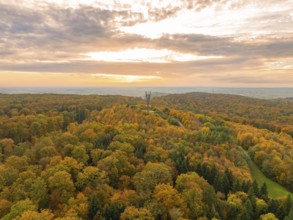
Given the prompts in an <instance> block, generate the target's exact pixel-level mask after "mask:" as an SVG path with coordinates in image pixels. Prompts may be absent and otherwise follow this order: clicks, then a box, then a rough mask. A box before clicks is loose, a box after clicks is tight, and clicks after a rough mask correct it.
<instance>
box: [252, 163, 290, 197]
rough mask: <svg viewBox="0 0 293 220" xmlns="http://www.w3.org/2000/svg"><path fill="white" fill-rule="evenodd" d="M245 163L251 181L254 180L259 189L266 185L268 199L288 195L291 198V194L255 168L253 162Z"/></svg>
mask: <svg viewBox="0 0 293 220" xmlns="http://www.w3.org/2000/svg"><path fill="white" fill-rule="evenodd" d="M247 162H248V165H249V168H250V172H251V175H252V177H253V179H255V180H256V182H257V183H258V185H259V186H260V187H261V186H262V184H263V183H266V184H267V187H268V192H269V196H270V197H272V198H278V197H281V196H287V195H288V194H290V195H291V197H293V193H291V192H289V191H288V190H287V189H286V188H284V187H283V186H281V185H280V184H278V183H276V182H274V181H272V180H271V179H269V178H267V177H266V176H265V175H264V174H263V173H262V172H261V171H260V169H259V168H258V166H256V164H255V163H254V162H253V161H251V160H248V161H247Z"/></svg>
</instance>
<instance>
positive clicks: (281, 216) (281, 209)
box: [276, 206, 286, 219]
mask: <svg viewBox="0 0 293 220" xmlns="http://www.w3.org/2000/svg"><path fill="white" fill-rule="evenodd" d="M276 216H277V218H278V219H284V218H285V216H286V211H285V209H284V207H283V206H279V208H278V210H277V213H276Z"/></svg>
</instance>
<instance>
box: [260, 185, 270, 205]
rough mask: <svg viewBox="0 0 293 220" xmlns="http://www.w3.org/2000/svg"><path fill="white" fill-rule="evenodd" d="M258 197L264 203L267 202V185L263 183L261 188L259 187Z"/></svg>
mask: <svg viewBox="0 0 293 220" xmlns="http://www.w3.org/2000/svg"><path fill="white" fill-rule="evenodd" d="M260 197H261V198H262V199H264V200H265V201H267V200H268V198H269V196H268V187H267V184H266V183H264V184H263V185H262V186H261V189H260Z"/></svg>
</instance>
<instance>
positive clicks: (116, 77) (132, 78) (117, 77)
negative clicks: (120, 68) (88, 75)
mask: <svg viewBox="0 0 293 220" xmlns="http://www.w3.org/2000/svg"><path fill="white" fill-rule="evenodd" d="M92 76H94V77H99V78H103V79H109V80H113V81H117V82H127V83H132V82H145V81H151V80H155V79H161V78H162V77H160V76H140V75H121V74H105V73H95V74H92Z"/></svg>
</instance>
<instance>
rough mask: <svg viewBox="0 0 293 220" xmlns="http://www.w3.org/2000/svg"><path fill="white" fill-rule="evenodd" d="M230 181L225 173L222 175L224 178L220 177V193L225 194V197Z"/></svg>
mask: <svg viewBox="0 0 293 220" xmlns="http://www.w3.org/2000/svg"><path fill="white" fill-rule="evenodd" d="M230 189H231V188H230V181H229V177H228V176H227V173H226V172H225V173H224V176H223V177H222V192H223V193H225V195H227V194H228V192H229V191H230Z"/></svg>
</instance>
